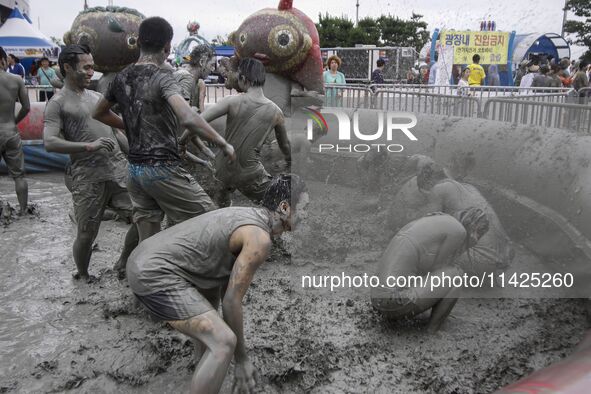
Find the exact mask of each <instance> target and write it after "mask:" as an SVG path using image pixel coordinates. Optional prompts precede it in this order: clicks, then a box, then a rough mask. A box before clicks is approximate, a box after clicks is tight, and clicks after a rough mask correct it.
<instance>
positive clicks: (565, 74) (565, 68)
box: [557, 57, 573, 87]
mask: <svg viewBox="0 0 591 394" xmlns="http://www.w3.org/2000/svg"><path fill="white" fill-rule="evenodd" d="M569 66H570V60H569V59H568V58H566V57H565V58H563V59H562V60H561V61H560V72H558V74H557V75H558V78H559V79H560V82H562V86H564V87H569V86H570V85H572V82H573V79H572V75H571V73H570V71H569Z"/></svg>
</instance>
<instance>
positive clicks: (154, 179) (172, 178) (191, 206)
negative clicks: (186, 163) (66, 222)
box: [94, 17, 235, 241]
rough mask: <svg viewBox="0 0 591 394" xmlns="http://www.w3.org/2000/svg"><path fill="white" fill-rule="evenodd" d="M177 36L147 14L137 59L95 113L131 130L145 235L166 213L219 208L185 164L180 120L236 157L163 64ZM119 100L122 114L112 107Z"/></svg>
mask: <svg viewBox="0 0 591 394" xmlns="http://www.w3.org/2000/svg"><path fill="white" fill-rule="evenodd" d="M172 36H173V30H172V26H170V24H169V23H168V22H167V21H166V20H164V19H162V18H160V17H152V18H147V19H144V21H143V22H142V23H141V25H140V28H139V34H138V44H139V46H140V57H139V59H138V61H137V62H136V63H135V64H132V65H130V66H128V67H127V68H125V69H124V70H123V71H121V72H120V73H119V74H118V75H117V77H115V80H114V81H113V82H112V83H111V85H110V86H109V89H108V90H107V93H106V94H105V97H104V98H102V99H101V101H99V103H98V104H97V107H96V109H95V112H94V118H95V119H97V120H99V121H101V122H103V123H105V124H107V125H110V126H111V127H114V128H119V129H124V130H125V132H126V134H127V138H128V140H129V156H128V160H129V180H128V189H129V193H130V195H131V201H132V203H133V217H134V221H135V223H137V226H138V231H139V236H140V241H143V240H145V239H147V238H149V237H150V236H152V235H153V234H155V233H157V232H158V231H160V222H161V221H162V219H163V217H164V214H165V213H166V216H167V218H168V220H169V221H171V222H172V223H180V222H182V221H184V220H187V219H190V218H192V217H195V216H197V215H201V214H203V213H205V212H208V211H211V210H213V209H215V208H216V206H215V204H214V203H213V202H212V201H211V199H210V198H209V196H208V195H207V194H206V193H205V191H204V190H203V189H202V188H201V186H200V185H199V184H198V183H197V182H196V181H195V179H194V178H193V177H192V176H191V175H190V174H189V173H188V172H187V171H185V170H184V169H183V168H182V166H181V165H180V164H181V157H180V154H181V153H182V152H180V151H179V144H178V140H177V130H179V128H180V126H182V127H184V128H186V129H188V130H189V131H190V134H192V135H198V136H199V137H201V138H203V139H204V140H207V141H210V142H213V143H215V144H216V145H217V146H219V147H220V149H221V150H222V152H224V155H225V156H226V157H227V158H228V159H229V160H233V159H234V158H235V154H234V149H233V148H232V146H231V145H230V144H228V143H227V142H226V140H225V139H224V138H222V137H221V136H220V135H219V134H218V133H217V132H216V131H215V130H214V129H213V128H211V126H209V124H207V122H205V121H204V120H203V119H202V118H201V116H199V114H197V113H196V112H195V111H193V110H192V109H191V107H190V106H189V104H187V102H186V101H185V99H184V98H183V96H182V95H181V89H180V87H179V86H178V84H177V82H176V80H175V78H174V76H173V75H172V71H171V70H167V69H164V68H163V67H162V65H163V64H164V61H165V60H166V58H167V57H168V55H169V54H170V50H171V40H172ZM115 104H118V105H119V110H120V111H121V114H122V118H120V117H119V116H117V115H116V114H115V113H114V112H112V111H111V108H112V107H113V106H114V105H115Z"/></svg>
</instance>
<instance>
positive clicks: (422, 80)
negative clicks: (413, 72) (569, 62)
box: [419, 63, 429, 85]
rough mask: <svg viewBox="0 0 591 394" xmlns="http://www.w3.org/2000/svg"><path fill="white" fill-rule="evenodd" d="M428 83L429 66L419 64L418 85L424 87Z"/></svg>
mask: <svg viewBox="0 0 591 394" xmlns="http://www.w3.org/2000/svg"><path fill="white" fill-rule="evenodd" d="M428 82H429V66H427V63H421V65H420V66H419V84H420V85H426V84H427V83H428Z"/></svg>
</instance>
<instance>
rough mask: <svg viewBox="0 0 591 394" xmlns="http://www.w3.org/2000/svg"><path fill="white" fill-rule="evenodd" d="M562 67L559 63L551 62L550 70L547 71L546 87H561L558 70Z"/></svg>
mask: <svg viewBox="0 0 591 394" xmlns="http://www.w3.org/2000/svg"><path fill="white" fill-rule="evenodd" d="M561 71H562V69H561V68H560V65H558V64H553V65H552V66H551V67H550V72H549V73H548V87H550V88H561V87H562V81H561V80H560V72H561Z"/></svg>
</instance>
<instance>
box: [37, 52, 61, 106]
mask: <svg viewBox="0 0 591 394" xmlns="http://www.w3.org/2000/svg"><path fill="white" fill-rule="evenodd" d="M40 63H41V67H40V68H39V70H37V76H38V77H39V84H40V85H51V80H53V79H56V78H57V75H56V74H55V70H54V69H53V68H51V67H49V59H48V58H46V57H44V58H42V59H41V61H40ZM52 97H53V87H49V88H44V89H42V90H40V91H39V101H49V99H50V98H52Z"/></svg>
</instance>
